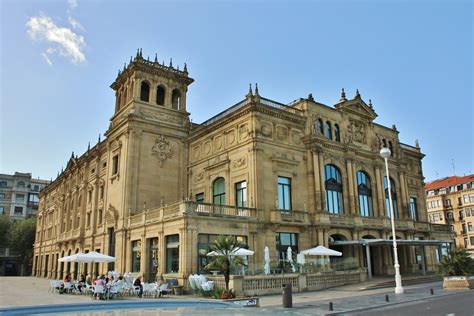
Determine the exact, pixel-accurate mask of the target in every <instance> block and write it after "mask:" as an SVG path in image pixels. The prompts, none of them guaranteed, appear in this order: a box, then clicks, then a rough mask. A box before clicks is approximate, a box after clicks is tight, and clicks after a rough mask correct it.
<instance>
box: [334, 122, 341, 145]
mask: <svg viewBox="0 0 474 316" xmlns="http://www.w3.org/2000/svg"><path fill="white" fill-rule="evenodd" d="M334 140H335V141H336V142H340V141H341V132H340V131H339V125H337V124H334Z"/></svg>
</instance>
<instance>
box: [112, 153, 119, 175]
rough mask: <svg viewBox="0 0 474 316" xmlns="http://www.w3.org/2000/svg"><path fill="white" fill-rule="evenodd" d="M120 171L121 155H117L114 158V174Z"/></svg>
mask: <svg viewBox="0 0 474 316" xmlns="http://www.w3.org/2000/svg"><path fill="white" fill-rule="evenodd" d="M118 171H119V156H118V155H115V156H114V157H113V158H112V175H115V174H117V173H118Z"/></svg>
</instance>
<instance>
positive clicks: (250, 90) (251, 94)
mask: <svg viewBox="0 0 474 316" xmlns="http://www.w3.org/2000/svg"><path fill="white" fill-rule="evenodd" d="M246 96H247V97H251V96H253V92H252V84H251V83H249V93H247V95H246Z"/></svg>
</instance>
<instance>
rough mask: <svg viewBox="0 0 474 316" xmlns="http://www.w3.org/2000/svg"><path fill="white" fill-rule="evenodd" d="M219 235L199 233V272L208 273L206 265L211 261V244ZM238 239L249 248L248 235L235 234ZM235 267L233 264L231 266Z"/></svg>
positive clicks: (243, 246) (243, 245)
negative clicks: (209, 255)
mask: <svg viewBox="0 0 474 316" xmlns="http://www.w3.org/2000/svg"><path fill="white" fill-rule="evenodd" d="M218 236H219V235H215V234H199V235H198V272H199V273H206V272H207V271H205V270H204V267H205V266H206V265H207V264H208V263H209V259H210V257H208V256H207V254H208V253H209V252H211V245H213V244H214V241H215V240H216V238H217V237H218ZM234 237H235V239H236V241H237V242H238V243H239V244H241V245H242V248H246V249H248V246H247V236H234ZM231 268H233V266H232V267H231Z"/></svg>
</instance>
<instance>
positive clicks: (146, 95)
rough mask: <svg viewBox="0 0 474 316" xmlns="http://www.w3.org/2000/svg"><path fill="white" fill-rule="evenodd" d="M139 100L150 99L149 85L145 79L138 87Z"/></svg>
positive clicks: (146, 100)
mask: <svg viewBox="0 0 474 316" xmlns="http://www.w3.org/2000/svg"><path fill="white" fill-rule="evenodd" d="M140 100H142V101H145V102H148V101H150V85H149V84H148V83H146V82H145V81H143V82H142V85H141V88H140Z"/></svg>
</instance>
